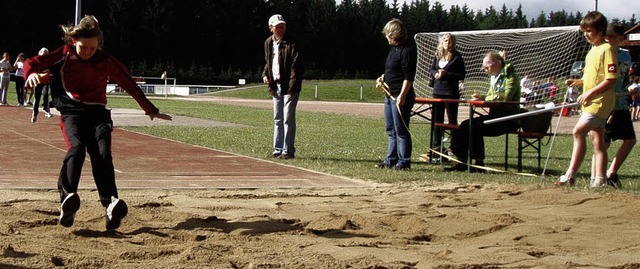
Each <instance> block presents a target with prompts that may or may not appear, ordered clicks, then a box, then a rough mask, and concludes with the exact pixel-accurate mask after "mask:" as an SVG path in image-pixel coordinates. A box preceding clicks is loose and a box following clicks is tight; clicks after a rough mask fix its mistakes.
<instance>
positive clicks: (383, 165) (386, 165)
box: [375, 163, 391, 169]
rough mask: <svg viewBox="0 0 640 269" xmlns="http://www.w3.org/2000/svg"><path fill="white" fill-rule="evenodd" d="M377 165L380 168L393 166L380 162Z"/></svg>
mask: <svg viewBox="0 0 640 269" xmlns="http://www.w3.org/2000/svg"><path fill="white" fill-rule="evenodd" d="M375 167H376V168H379V169H385V168H387V169H388V168H391V166H390V165H388V164H386V163H378V164H376V165H375Z"/></svg>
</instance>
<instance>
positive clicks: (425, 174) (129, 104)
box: [9, 81, 640, 193]
mask: <svg viewBox="0 0 640 269" xmlns="http://www.w3.org/2000/svg"><path fill="white" fill-rule="evenodd" d="M342 82H345V84H344V86H342V84H341V83H342ZM347 82H348V83H347ZM365 83H368V85H369V88H368V89H367V90H365V91H364V92H366V93H367V95H366V96H367V97H366V98H365V101H366V102H382V97H381V95H378V94H379V93H375V92H374V90H373V82H372V81H329V82H323V81H319V82H318V84H319V88H321V89H323V90H322V91H321V94H322V96H323V98H318V99H316V98H315V96H314V88H315V84H314V83H313V82H309V83H306V86H305V88H304V89H303V94H302V96H301V99H302V100H333V101H357V99H358V96H359V86H358V85H360V84H363V85H364V84H365ZM325 84H326V85H325ZM354 85H355V86H354ZM352 87H353V88H357V90H356V91H352V90H345V89H346V88H352ZM11 89H13V83H12V86H11ZM354 93H356V94H357V95H356V96H355V97H353V96H352V95H353V94H354ZM217 94H219V95H222V96H233V97H242V98H255V99H267V98H268V96H267V95H266V89H265V88H264V87H255V88H248V89H247V90H240V91H233V92H226V93H217ZM9 96H10V102H12V103H14V104H15V101H14V100H15V91H13V90H11V91H10V94H9ZM325 96H326V97H325ZM109 98H110V99H109V107H113V108H116V107H118V108H138V105H137V103H136V102H135V101H134V100H133V99H132V98H130V97H128V96H121V95H117V96H109ZM153 102H154V104H155V105H156V106H157V107H159V108H160V109H161V111H163V112H165V113H169V114H173V115H183V116H190V117H197V118H203V119H211V120H218V121H225V122H232V123H239V124H243V125H248V126H250V127H164V126H161V127H125V129H129V130H133V131H137V132H141V133H146V134H150V135H155V136H159V137H165V138H169V139H172V140H177V141H182V142H185V143H189V144H195V145H200V146H205V147H210V148H215V149H219V150H224V151H229V152H233V153H237V154H242V155H247V156H251V157H255V158H261V159H269V160H274V159H272V158H271V157H270V154H271V143H272V135H273V130H272V128H273V125H272V111H271V109H258V108H249V107H241V106H231V105H221V104H213V103H204V102H189V101H179V100H171V99H154V100H153ZM411 131H412V134H413V139H414V140H413V141H414V142H413V145H414V151H413V157H412V159H413V161H414V163H413V167H412V168H413V169H412V170H411V171H392V170H379V169H376V168H374V167H373V166H374V164H375V163H377V162H379V161H381V160H382V159H383V158H384V156H385V154H386V150H387V137H386V134H385V132H384V120H383V119H382V118H381V119H372V118H360V117H354V116H342V115H334V114H326V113H311V112H304V111H298V134H297V139H296V148H297V154H296V158H295V159H292V160H274V161H277V162H283V163H287V164H290V165H294V166H298V167H303V168H306V169H311V170H316V171H320V172H324V173H329V174H334V175H339V176H345V177H350V178H357V179H363V180H369V181H373V182H384V183H403V182H404V183H409V182H414V181H421V182H422V181H426V182H466V183H471V182H473V183H479V184H483V183H507V184H539V185H545V186H551V185H552V182H553V181H555V180H557V178H558V176H559V175H560V174H561V173H563V172H564V170H565V169H566V167H567V166H568V164H569V159H570V152H571V148H572V138H571V137H570V136H559V137H557V139H556V141H555V143H554V145H553V150H552V152H551V155H550V159H549V162H548V165H547V170H546V173H545V175H546V176H541V175H536V176H525V175H516V174H514V173H515V171H516V164H517V159H516V156H517V155H516V154H517V138H516V137H515V135H511V136H510V139H509V157H510V158H509V169H508V171H507V172H504V173H495V172H492V173H474V174H467V173H462V172H443V170H442V169H443V167H444V165H441V164H427V163H424V162H421V161H420V160H419V156H420V155H421V154H424V153H426V152H427V147H428V144H429V142H428V133H429V125H428V124H427V123H426V122H425V121H420V120H413V121H412V124H411ZM545 142H547V140H546V139H545ZM485 144H486V152H487V159H486V160H485V162H486V165H488V166H490V167H492V168H496V169H501V170H502V169H504V168H503V165H504V150H505V137H504V136H500V137H493V138H492V137H489V138H485ZM618 146H619V143H616V142H614V143H613V145H612V147H611V149H610V150H609V155H610V156H613V154H614V153H615V150H617V147H618ZM548 149H549V146H548V145H547V146H543V161H542V162H543V166H544V161H545V160H544V159H545V158H546V156H547V152H548ZM590 156H591V149H590V147H589V149H588V151H587V156H586V158H585V161H584V163H583V165H582V167H581V169H580V171H579V172H580V174H579V176H578V183H577V184H576V187H575V188H576V189H584V190H587V189H589V188H588V187H587V186H588V177H589V172H588V171H589V169H590V168H589V167H590V162H591V159H590ZM638 161H640V157H639V155H638V147H635V148H634V149H633V151H632V152H631V154H630V156H629V158H628V159H627V161H626V162H625V164H624V165H623V167H622V169H621V170H620V172H619V175H620V178H621V180H622V184H623V191H626V192H631V193H637V192H639V191H640V184H639V182H640V167H639V166H638ZM523 163H524V164H523V165H524V168H525V171H524V172H535V165H536V159H535V157H534V155H533V154H528V155H525V157H524V161H523ZM446 165H447V166H448V165H449V164H446ZM610 190H611V189H610V188H604V189H602V190H597V191H610Z"/></svg>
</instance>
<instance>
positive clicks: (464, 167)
mask: <svg viewBox="0 0 640 269" xmlns="http://www.w3.org/2000/svg"><path fill="white" fill-rule="evenodd" d="M444 171H467V165H466V164H464V163H456V164H455V165H454V166H451V167H445V168H444Z"/></svg>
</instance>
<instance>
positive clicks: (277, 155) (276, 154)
mask: <svg viewBox="0 0 640 269" xmlns="http://www.w3.org/2000/svg"><path fill="white" fill-rule="evenodd" d="M280 155H282V152H274V153H271V156H272V157H273V158H278V157H280Z"/></svg>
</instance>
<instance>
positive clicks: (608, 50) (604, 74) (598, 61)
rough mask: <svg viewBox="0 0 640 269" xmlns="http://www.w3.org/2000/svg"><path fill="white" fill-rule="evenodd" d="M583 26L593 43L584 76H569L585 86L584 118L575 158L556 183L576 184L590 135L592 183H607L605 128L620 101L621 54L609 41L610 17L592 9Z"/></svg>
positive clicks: (575, 139) (580, 100)
mask: <svg viewBox="0 0 640 269" xmlns="http://www.w3.org/2000/svg"><path fill="white" fill-rule="evenodd" d="M580 29H581V30H582V31H583V32H584V36H585V38H586V39H587V41H588V42H589V43H590V44H592V45H593V46H592V47H591V49H590V50H589V52H588V53H587V56H586V58H585V67H584V74H583V75H582V79H567V80H566V84H567V85H568V86H569V87H578V86H581V85H582V86H583V93H582V94H581V95H580V96H578V100H577V103H578V104H580V105H581V108H582V109H581V110H582V113H581V114H580V119H578V122H577V123H576V126H575V127H573V150H572V153H571V161H570V162H569V167H568V168H567V171H566V172H565V174H564V175H562V176H560V180H559V181H556V182H555V184H556V185H560V186H562V185H569V186H573V185H574V184H575V176H576V173H577V171H578V169H579V168H580V165H581V164H582V161H583V159H584V156H585V154H586V151H587V145H586V144H587V141H586V136H587V134H588V135H589V138H590V139H589V140H590V141H591V145H592V146H593V152H594V154H593V156H594V157H593V158H594V163H593V166H594V168H592V169H591V171H592V173H594V174H592V175H591V178H592V179H593V181H592V182H591V187H601V186H604V184H606V173H605V170H606V166H607V151H606V148H605V143H604V132H605V125H606V123H607V118H609V115H610V114H611V111H613V108H614V106H615V103H616V94H615V91H614V89H613V86H614V85H615V83H616V80H617V79H618V55H617V52H616V51H614V49H613V47H611V45H609V44H608V43H607V42H606V41H605V39H604V38H605V34H606V32H607V18H606V17H605V16H604V15H602V13H600V12H598V11H591V12H589V13H587V15H585V16H584V18H583V19H582V21H580Z"/></svg>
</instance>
